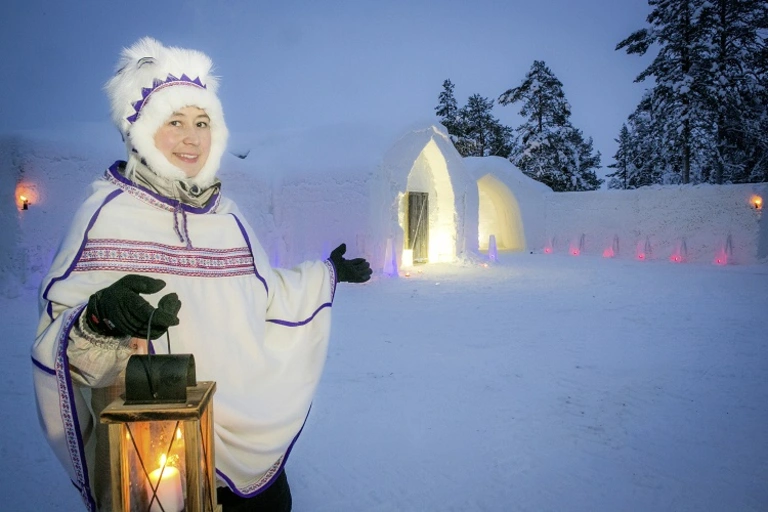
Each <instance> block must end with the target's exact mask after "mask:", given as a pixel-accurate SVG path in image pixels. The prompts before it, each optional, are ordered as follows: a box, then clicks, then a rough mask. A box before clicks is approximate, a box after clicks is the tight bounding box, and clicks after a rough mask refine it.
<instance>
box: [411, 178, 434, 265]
mask: <svg viewBox="0 0 768 512" xmlns="http://www.w3.org/2000/svg"><path fill="white" fill-rule="evenodd" d="M407 244H408V245H407V246H408V247H409V248H411V249H412V250H413V262H414V263H427V261H429V194H428V193H427V192H408V240H407Z"/></svg>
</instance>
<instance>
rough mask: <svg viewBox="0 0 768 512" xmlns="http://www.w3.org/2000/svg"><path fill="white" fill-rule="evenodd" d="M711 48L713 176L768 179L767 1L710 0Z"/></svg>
mask: <svg viewBox="0 0 768 512" xmlns="http://www.w3.org/2000/svg"><path fill="white" fill-rule="evenodd" d="M702 25H703V26H704V27H706V29H705V38H706V41H707V42H708V43H709V48H710V51H709V52H708V53H707V54H706V59H707V60H706V64H705V69H707V70H708V73H707V76H706V81H705V93H706V96H705V100H706V102H707V107H708V109H709V110H710V111H711V112H712V119H713V125H712V129H713V138H714V140H715V144H713V145H712V146H711V148H710V149H711V152H710V154H711V155H712V156H711V158H712V160H713V166H714V171H715V172H714V176H713V178H712V179H711V181H713V182H715V183H723V182H727V181H730V182H744V181H766V180H768V136H766V128H768V125H766V117H767V116H766V108H767V107H768V94H767V93H766V91H768V83H767V81H768V80H767V79H768V76H767V75H766V71H767V69H766V68H767V67H768V50H767V49H766V48H767V46H766V41H765V31H766V30H767V29H768V2H766V1H765V0H710V1H709V2H708V3H706V4H705V6H704V9H703V11H702Z"/></svg>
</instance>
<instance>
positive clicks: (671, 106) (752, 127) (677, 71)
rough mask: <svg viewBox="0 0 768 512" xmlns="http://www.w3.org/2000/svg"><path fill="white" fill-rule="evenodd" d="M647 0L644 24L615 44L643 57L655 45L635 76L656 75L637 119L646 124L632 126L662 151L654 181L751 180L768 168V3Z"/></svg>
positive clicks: (647, 144)
mask: <svg viewBox="0 0 768 512" xmlns="http://www.w3.org/2000/svg"><path fill="white" fill-rule="evenodd" d="M648 3H649V5H650V6H651V7H652V8H653V10H652V12H651V14H649V15H648V18H647V22H648V24H649V27H648V28H644V29H641V30H638V31H636V32H634V33H633V34H631V35H630V36H629V37H628V38H626V39H625V40H623V41H621V42H620V43H619V44H618V45H617V46H616V49H617V50H620V49H624V50H625V51H626V52H627V53H629V54H639V55H644V54H645V53H646V52H648V50H649V49H650V48H652V47H653V48H658V54H657V55H656V57H655V58H654V60H653V62H652V63H651V64H650V65H649V66H648V68H646V69H645V70H644V71H643V72H642V73H640V75H639V76H638V77H637V79H636V81H638V82H640V81H643V80H645V79H646V78H649V77H650V78H653V80H654V86H653V88H652V89H650V90H649V91H648V94H647V98H644V101H645V102H646V103H647V105H645V106H643V107H642V108H641V109H640V110H642V111H643V112H644V114H643V116H641V117H638V118H637V120H642V122H643V123H644V124H643V127H642V128H643V130H638V131H635V132H633V130H632V129H631V128H630V129H629V131H630V134H631V135H632V136H633V138H635V140H636V142H637V143H638V144H642V145H644V146H645V147H646V148H648V147H650V146H653V147H654V148H655V150H656V151H659V152H660V153H659V154H657V155H656V157H655V158H654V159H655V160H656V162H655V164H656V165H659V164H660V165H662V166H663V167H661V168H657V169H655V170H654V171H653V173H651V174H653V175H655V179H657V180H660V181H656V182H657V183H659V182H663V183H669V182H682V183H699V182H715V183H722V182H724V181H734V182H736V181H755V180H756V178H759V177H760V176H765V175H766V174H768V173H767V172H766V170H765V169H766V167H767V166H768V162H766V153H768V151H767V148H768V141H767V140H766V139H767V137H766V135H765V133H766V131H765V128H766V123H765V119H766V106H767V105H768V101H766V99H767V98H766V60H768V59H766V57H768V53H766V45H765V34H766V28H768V2H766V1H765V0H649V2H648ZM636 113H637V112H636ZM641 136H642V137H650V138H651V139H652V140H650V141H646V140H643V139H640V138H639V137H641ZM675 174H677V175H678V176H675ZM647 176H649V174H648V173H646V177H647ZM641 181H645V180H641Z"/></svg>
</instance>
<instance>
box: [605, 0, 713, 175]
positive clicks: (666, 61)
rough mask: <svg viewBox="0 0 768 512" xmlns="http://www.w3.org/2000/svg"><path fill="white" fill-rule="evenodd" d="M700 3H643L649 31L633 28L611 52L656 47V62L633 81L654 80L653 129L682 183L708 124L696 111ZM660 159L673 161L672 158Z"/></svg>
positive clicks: (701, 84) (702, 112)
mask: <svg viewBox="0 0 768 512" xmlns="http://www.w3.org/2000/svg"><path fill="white" fill-rule="evenodd" d="M705 1H706V0H648V4H649V5H651V6H652V7H653V10H652V12H651V14H649V15H648V18H647V21H648V23H649V24H650V25H651V27H650V29H641V30H638V31H636V32H634V33H632V34H631V35H630V36H629V37H628V38H626V39H624V40H623V41H621V42H620V43H619V44H618V45H617V46H616V49H617V50H620V49H625V50H626V52H627V53H629V54H639V55H644V54H645V53H646V52H647V51H648V49H649V48H650V47H651V46H652V45H657V46H658V47H659V53H658V55H657V56H656V58H655V59H654V60H653V62H652V63H651V64H650V65H649V66H648V67H647V68H646V69H645V70H644V71H643V72H642V73H640V75H638V77H637V79H636V80H635V81H636V82H639V81H643V80H645V79H646V78H648V77H653V78H654V79H655V83H656V85H655V86H654V88H653V90H652V97H651V104H652V108H653V112H654V118H655V122H656V127H657V130H658V132H660V133H661V135H662V137H663V138H664V139H665V140H666V141H667V142H668V144H667V145H666V146H665V147H666V149H669V150H671V151H673V152H676V153H678V155H679V161H680V176H681V181H682V183H690V182H691V168H692V167H693V165H692V158H693V157H694V156H695V155H697V154H698V152H697V151H696V149H699V148H697V147H695V146H696V141H702V138H704V139H706V137H702V135H703V134H706V126H707V123H708V122H709V119H708V116H707V115H706V114H707V112H706V109H703V108H702V107H703V101H702V98H703V88H704V81H703V76H704V73H705V70H704V68H703V66H704V55H705V53H706V50H707V49H706V47H705V44H704V43H705V39H704V37H703V34H704V30H703V26H702V23H701V21H702V20H701V13H702V4H703V3H704V2H705ZM666 158H667V159H668V160H675V159H676V158H675V156H673V155H667V157H666ZM696 167H697V168H698V166H696ZM694 181H699V180H698V179H697V180H694Z"/></svg>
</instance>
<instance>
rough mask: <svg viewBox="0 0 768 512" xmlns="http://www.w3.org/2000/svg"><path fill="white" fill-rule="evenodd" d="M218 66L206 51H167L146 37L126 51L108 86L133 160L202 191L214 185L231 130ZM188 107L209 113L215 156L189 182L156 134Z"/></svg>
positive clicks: (116, 116) (116, 115) (115, 112)
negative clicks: (216, 70)
mask: <svg viewBox="0 0 768 512" xmlns="http://www.w3.org/2000/svg"><path fill="white" fill-rule="evenodd" d="M212 66H213V64H212V62H211V59H210V58H209V57H208V56H207V55H205V54H204V53H202V52H199V51H196V50H189V49H185V48H176V47H167V46H163V44H162V43H160V42H159V41H157V40H155V39H153V38H151V37H145V38H143V39H140V40H139V41H137V42H136V43H135V44H134V45H133V46H131V47H130V48H125V49H123V52H122V54H121V56H120V61H119V62H118V66H117V72H116V73H115V76H114V77H112V79H111V80H109V82H107V84H106V85H105V89H106V91H107V95H108V96H109V100H110V102H111V104H112V121H113V122H114V123H115V124H116V125H117V128H118V129H119V130H120V133H121V134H122V135H123V140H124V141H125V144H126V147H127V148H128V155H129V167H130V166H131V160H133V161H134V162H135V161H137V160H138V161H140V160H142V159H143V160H144V162H145V163H146V164H147V166H148V167H149V168H150V169H151V170H152V171H153V172H155V173H156V174H158V175H160V176H163V177H165V178H168V179H172V180H185V179H186V180H187V181H189V182H191V183H193V184H196V185H198V186H199V187H201V188H206V187H208V186H209V185H210V184H211V183H213V181H214V179H215V177H216V172H217V171H218V170H219V165H220V162H221V156H222V155H223V154H224V150H225V149H226V146H227V136H228V131H227V125H226V124H225V123H224V112H223V110H222V108H221V102H220V101H219V98H218V97H217V96H216V90H217V89H218V85H219V83H218V79H217V78H216V77H214V76H212V75H211V74H210V72H211V68H212ZM188 106H195V107H198V108H201V109H203V110H205V112H206V114H208V117H209V118H210V120H211V122H210V130H211V151H210V154H209V155H208V160H207V161H206V163H205V165H204V166H203V168H202V169H201V170H200V172H199V173H198V174H197V176H195V177H193V178H189V179H187V176H186V174H185V173H184V171H183V170H181V169H180V168H178V167H176V166H175V165H173V164H171V162H169V161H168V159H167V158H166V157H165V155H163V153H162V152H161V151H160V150H159V149H157V148H156V147H155V139H154V137H155V133H156V132H157V130H158V129H159V128H160V126H162V124H163V123H164V122H165V121H166V120H167V119H168V118H169V117H171V115H172V114H173V113H174V112H176V111H178V110H180V109H182V108H184V107H188Z"/></svg>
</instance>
